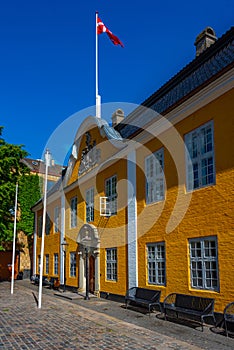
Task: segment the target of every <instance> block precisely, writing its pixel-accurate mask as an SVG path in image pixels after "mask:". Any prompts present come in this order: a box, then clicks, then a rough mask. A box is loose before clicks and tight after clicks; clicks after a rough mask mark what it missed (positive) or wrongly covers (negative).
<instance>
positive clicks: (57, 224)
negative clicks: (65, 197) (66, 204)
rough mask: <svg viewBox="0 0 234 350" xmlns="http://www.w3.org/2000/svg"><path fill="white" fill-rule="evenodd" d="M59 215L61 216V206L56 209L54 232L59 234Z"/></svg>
mask: <svg viewBox="0 0 234 350" xmlns="http://www.w3.org/2000/svg"><path fill="white" fill-rule="evenodd" d="M59 214H60V208H59V206H56V207H55V208H54V232H55V233H58V232H59V226H60V222H59V218H60V217H59Z"/></svg>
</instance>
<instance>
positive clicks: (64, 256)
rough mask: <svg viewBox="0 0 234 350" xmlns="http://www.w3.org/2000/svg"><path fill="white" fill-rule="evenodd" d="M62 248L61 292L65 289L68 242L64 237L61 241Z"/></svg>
mask: <svg viewBox="0 0 234 350" xmlns="http://www.w3.org/2000/svg"><path fill="white" fill-rule="evenodd" d="M61 246H62V250H63V259H64V277H63V278H64V284H63V292H65V291H66V249H67V246H68V243H67V241H66V238H65V237H64V239H63V242H62V243H61Z"/></svg>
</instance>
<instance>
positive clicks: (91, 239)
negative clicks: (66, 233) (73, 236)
mask: <svg viewBox="0 0 234 350" xmlns="http://www.w3.org/2000/svg"><path fill="white" fill-rule="evenodd" d="M76 242H77V243H78V244H79V245H81V246H82V247H84V248H87V247H89V248H99V244H100V239H99V235H98V230H97V228H96V227H95V226H94V225H91V224H85V225H83V226H82V227H81V229H80V231H79V233H78V236H77V240H76Z"/></svg>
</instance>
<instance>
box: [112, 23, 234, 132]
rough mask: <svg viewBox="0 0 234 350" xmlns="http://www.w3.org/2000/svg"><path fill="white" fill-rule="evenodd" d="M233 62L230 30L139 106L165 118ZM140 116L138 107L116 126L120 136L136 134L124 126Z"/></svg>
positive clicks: (233, 30)
mask: <svg viewBox="0 0 234 350" xmlns="http://www.w3.org/2000/svg"><path fill="white" fill-rule="evenodd" d="M233 62H234V27H232V28H231V29H230V30H229V31H228V32H226V34H224V35H223V36H222V37H221V38H220V39H218V40H217V41H216V42H215V43H214V44H213V45H211V46H210V47H209V48H207V49H206V50H205V51H204V52H203V53H201V54H200V55H199V56H198V57H196V58H195V59H194V60H193V61H191V62H190V63H189V64H188V65H187V66H185V67H184V68H183V69H182V70H181V71H180V72H179V73H177V74H176V75H175V76H174V77H172V78H171V79H170V80H169V81H168V82H167V83H165V84H164V85H163V86H162V87H161V88H160V89H159V90H157V91H156V92H155V93H153V94H152V95H151V96H150V97H149V98H147V99H146V100H145V101H144V102H143V103H142V104H141V106H144V107H145V108H151V109H153V110H154V111H155V112H157V113H160V114H162V115H165V114H166V113H167V112H169V111H170V110H172V109H173V108H175V107H176V106H177V105H178V104H180V103H182V102H183V101H185V100H186V99H188V98H189V97H191V96H192V95H194V94H195V93H197V92H198V91H199V90H201V89H202V88H204V87H205V86H206V85H208V84H209V83H210V82H212V81H213V80H215V79H217V78H218V77H219V76H220V75H221V74H223V73H224V72H225V71H228V70H229V69H231V68H233ZM141 113H142V108H141V107H139V108H137V109H136V110H134V111H133V112H132V113H130V115H129V116H128V117H127V118H125V120H124V121H123V122H122V123H120V124H119V125H118V126H117V130H118V131H119V132H120V134H121V135H122V137H124V138H129V137H131V135H133V134H134V133H135V132H137V131H139V128H138V127H136V126H131V125H128V124H131V123H130V120H133V121H134V119H135V118H136V117H138V116H139V114H141ZM128 119H129V123H128ZM125 124H126V125H125Z"/></svg>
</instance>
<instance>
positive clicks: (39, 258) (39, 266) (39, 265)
mask: <svg viewBox="0 0 234 350" xmlns="http://www.w3.org/2000/svg"><path fill="white" fill-rule="evenodd" d="M37 261H38V265H37V267H38V273H40V269H41V256H40V255H38V260H37Z"/></svg>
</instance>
